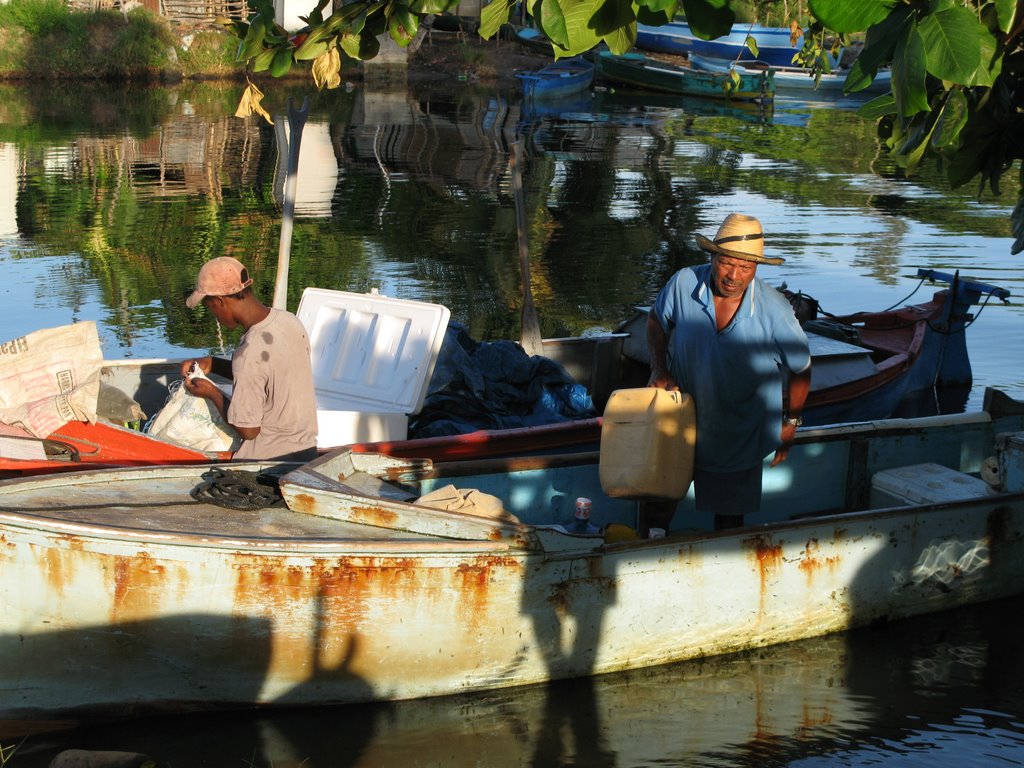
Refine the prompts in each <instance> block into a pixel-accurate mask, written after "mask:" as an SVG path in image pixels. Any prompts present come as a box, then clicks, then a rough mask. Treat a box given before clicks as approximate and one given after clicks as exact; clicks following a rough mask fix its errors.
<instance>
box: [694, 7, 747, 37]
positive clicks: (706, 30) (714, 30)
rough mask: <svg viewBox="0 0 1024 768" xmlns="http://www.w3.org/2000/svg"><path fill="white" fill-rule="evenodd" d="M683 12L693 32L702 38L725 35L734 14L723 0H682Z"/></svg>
mask: <svg viewBox="0 0 1024 768" xmlns="http://www.w3.org/2000/svg"><path fill="white" fill-rule="evenodd" d="M683 13H685V14H686V19H687V21H688V22H689V24H690V29H691V30H693V34H695V35H696V36H697V37H699V38H701V39H702V40H713V39H714V38H716V37H721V36H722V35H727V34H729V32H730V31H731V30H732V25H733V23H734V22H735V21H736V14H735V13H734V12H733V10H732V8H730V7H729V4H728V2H726V1H725V0H683Z"/></svg>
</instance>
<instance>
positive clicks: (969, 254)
mask: <svg viewBox="0 0 1024 768" xmlns="http://www.w3.org/2000/svg"><path fill="white" fill-rule="evenodd" d="M2 95H3V97H4V98H3V103H4V105H5V106H4V110H3V112H2V113H0V142H2V144H0V146H2V147H3V154H2V155H0V173H3V174H6V175H5V176H4V180H5V182H6V183H5V184H4V185H3V187H4V189H5V190H10V191H8V192H6V194H7V195H8V196H7V197H4V198H3V203H4V205H3V207H2V208H0V210H2V211H4V212H5V213H4V214H3V216H4V218H3V219H0V221H3V222H4V225H3V226H2V227H0V230H4V231H7V234H6V235H4V234H0V264H2V265H3V267H4V268H5V269H12V268H13V267H12V266H11V265H12V262H13V259H14V258H15V257H17V258H18V259H25V258H31V259H36V260H38V259H40V258H41V257H55V258H58V259H61V260H66V263H65V264H63V265H62V266H61V267H60V268H59V269H57V270H50V271H49V272H48V274H49V275H53V276H54V280H55V282H57V283H61V282H62V279H61V277H60V274H61V270H63V269H66V270H67V276H66V277H64V278H63V283H64V284H65V285H63V286H60V285H58V286H57V290H56V291H55V295H56V296H58V297H62V298H60V299H58V300H54V299H49V298H47V299H43V298H33V297H28V298H27V299H26V300H22V301H18V300H17V297H14V296H12V299H13V300H12V301H11V302H10V303H8V305H7V306H4V307H0V322H3V324H4V326H5V327H6V328H8V329H9V331H8V334H9V335H11V336H13V335H17V334H19V333H25V332H28V331H30V330H35V329H36V328H38V327H40V325H39V324H38V323H37V322H35V320H36V318H37V317H38V312H39V310H40V309H41V308H42V305H43V304H44V303H45V304H46V306H47V307H48V308H51V309H53V311H54V314H58V315H59V314H60V313H61V312H63V318H64V320H65V321H69V320H70V319H72V318H80V319H85V318H86V317H88V319H96V320H98V321H99V322H100V326H101V336H102V338H103V340H104V344H105V351H106V353H107V354H108V356H111V357H118V356H135V357H152V356H164V355H169V354H180V353H182V352H185V353H190V352H191V351H192V350H201V349H218V348H220V347H221V346H222V345H223V344H227V345H231V344H232V343H233V338H232V337H231V335H230V334H228V335H227V336H226V337H224V336H222V335H221V334H220V331H219V330H218V329H217V328H216V326H215V325H214V323H213V322H212V319H211V318H210V317H209V316H206V315H204V314H203V313H201V312H200V313H190V312H187V311H185V309H184V307H183V306H182V301H181V300H182V297H183V296H184V295H185V293H187V291H188V290H189V287H190V286H191V283H192V281H193V280H194V275H195V272H196V270H197V269H198V265H199V264H200V263H201V262H202V261H204V260H205V259H206V258H208V257H210V256H212V255H222V254H231V255H235V256H238V257H240V258H242V259H244V260H245V261H247V262H248V263H249V264H250V265H251V266H252V268H253V271H254V273H255V275H256V278H257V290H259V291H260V293H261V294H262V295H266V296H269V295H271V294H272V293H273V291H272V287H273V280H274V275H273V268H274V264H275V263H276V254H277V249H278V241H279V233H280V200H281V188H282V187H281V185H282V183H283V175H282V168H281V162H282V158H281V156H280V153H278V152H277V140H276V137H275V129H274V128H273V127H271V126H269V125H267V124H266V123H263V122H261V121H260V120H258V119H251V120H239V119H237V118H234V117H233V116H232V113H233V109H234V105H235V104H236V103H237V98H238V87H237V86H230V87H222V86H214V85H210V84H203V85H196V84H190V85H183V86H181V87H178V88H173V89H151V90H143V91H132V90H126V91H119V90H116V89H95V90H93V89H88V88H81V89H77V88H76V89H73V92H67V93H64V92H61V93H56V92H50V93H40V92H39V90H38V89H33V90H29V89H20V88H11V87H7V88H4V89H2ZM291 95H292V94H291V93H289V92H288V90H287V89H282V90H281V91H276V90H275V91H274V92H273V93H271V94H269V99H270V103H269V104H268V106H269V108H270V111H271V112H272V113H273V114H277V115H282V116H283V112H284V108H283V105H284V103H285V99H287V98H288V97H289V96H291ZM303 95H308V96H310V111H311V116H310V119H309V121H308V123H307V127H306V130H305V133H304V136H303V141H302V154H301V156H300V176H299V185H298V201H297V205H296V214H297V217H298V220H297V222H296V227H295V233H294V242H293V247H292V266H291V270H290V278H291V285H290V287H289V305H290V306H292V307H294V306H296V305H297V303H298V297H299V294H300V292H301V290H302V288H303V287H305V286H307V285H316V286H321V287H331V288H343V289H349V290H368V289H371V288H378V289H380V290H381V291H382V292H384V293H386V294H390V295H396V296H401V297H403V298H419V299H425V300H430V301H436V302H440V303H444V304H446V305H448V306H449V307H450V308H451V309H452V313H453V317H454V318H455V319H457V320H459V321H460V322H462V323H464V324H465V325H466V326H467V327H468V328H469V331H470V333H472V335H473V336H475V337H477V338H480V339H484V340H488V339H495V338H510V337H512V338H515V337H517V336H518V332H519V327H518V325H519V322H518V314H519V313H518V309H519V304H520V301H521V286H520V283H519V279H520V276H519V271H518V266H517V258H516V255H517V237H516V231H515V216H514V205H513V201H512V196H511V192H510V188H509V183H508V147H509V143H510V142H511V141H512V140H515V139H516V138H523V139H524V143H525V146H526V148H527V159H526V162H525V164H524V174H525V178H524V186H525V198H526V201H527V208H528V212H527V222H528V227H529V238H528V239H529V243H530V261H531V282H532V292H533V296H534V299H535V302H536V304H537V306H538V310H539V314H540V321H541V327H542V331H543V332H544V334H545V335H548V336H563V335H570V334H575V333H579V332H581V331H584V330H586V329H588V328H591V327H605V328H609V327H612V326H614V325H615V324H616V323H617V322H618V321H619V320H620V319H622V318H624V317H627V316H628V315H629V314H631V310H632V308H633V306H635V305H637V304H647V303H649V302H650V301H651V300H652V299H653V297H654V295H655V293H656V292H657V290H658V288H660V286H661V285H662V284H663V283H664V281H665V280H666V279H667V277H668V276H669V275H670V274H671V273H672V272H673V271H675V270H676V269H678V268H679V267H680V266H683V265H685V264H690V263H694V262H697V261H700V260H702V259H703V258H704V255H703V254H702V253H700V252H699V251H697V250H696V249H695V247H694V245H693V235H694V234H695V233H697V232H702V233H705V234H706V233H709V232H713V231H714V229H715V228H716V226H717V223H718V222H720V221H721V220H722V218H724V216H725V215H726V214H727V213H729V212H731V211H734V210H744V211H747V212H750V213H753V214H755V215H758V216H759V217H760V218H761V219H762V221H763V223H764V226H765V230H766V232H768V233H769V246H770V247H771V248H772V249H773V250H774V251H775V252H777V253H780V254H781V255H783V256H785V257H786V259H787V261H786V264H785V265H783V266H782V267H780V268H773V269H772V270H770V274H769V275H768V277H769V278H770V279H772V280H773V281H775V282H783V281H784V282H787V283H788V284H789V286H790V287H792V288H798V289H801V290H804V291H805V292H807V293H810V294H811V295H814V296H815V297H816V298H818V299H819V300H820V301H821V303H822V305H823V307H825V309H827V310H828V311H830V312H833V313H836V314H842V313H849V312H854V311H857V310H874V309H880V308H884V307H887V306H890V305H891V304H892V303H894V302H896V301H899V299H900V298H901V297H902V296H904V295H906V294H907V293H909V288H911V287H912V282H913V277H912V275H913V274H914V273H915V271H916V267H918V266H934V267H939V268H941V269H943V270H944V271H953V270H954V269H958V268H959V269H962V270H964V271H965V273H966V274H970V275H974V276H978V277H980V278H981V279H983V280H985V281H986V282H992V283H996V284H1000V285H1003V286H1004V287H1007V288H1010V289H1011V290H1012V291H1014V293H1015V294H1020V293H1021V292H1022V291H1024V277H1022V275H1021V273H1020V270H1019V268H1018V266H1019V265H1018V264H1017V263H1016V260H1014V259H1012V258H1011V257H1010V256H1009V243H1010V237H1009V211H1010V202H1011V201H1012V196H1013V195H1014V194H1015V192H1016V189H1015V188H1013V189H1011V188H1010V186H1012V184H1014V183H1015V182H1014V181H1013V180H1012V179H1010V180H1008V188H1007V199H1006V200H1005V201H999V200H991V199H987V200H986V201H985V202H984V203H978V202H975V201H974V200H973V199H972V197H971V193H972V191H971V190H964V191H963V192H959V191H956V192H954V191H951V190H948V189H947V188H946V187H945V186H944V184H943V183H942V182H941V180H940V179H939V178H938V177H937V176H935V175H934V174H932V173H931V172H930V171H928V170H926V171H924V172H922V173H921V175H919V176H917V177H915V178H914V179H913V180H912V181H907V180H905V179H902V178H901V177H900V175H899V173H898V172H897V170H896V169H895V168H894V167H893V166H892V164H891V163H890V162H889V161H888V159H887V158H886V157H885V155H884V153H883V152H882V151H881V148H880V145H879V143H878V141H877V139H876V137H875V135H874V128H873V127H872V126H871V125H869V124H866V123H864V122H863V121H861V120H860V119H859V118H857V116H856V114H855V112H854V111H853V110H851V109H836V108H829V107H827V106H820V105H813V104H800V105H794V104H787V103H785V102H783V101H781V100H780V101H779V102H777V103H776V105H775V107H774V110H773V111H771V110H770V111H768V112H763V111H760V110H756V109H755V110H751V109H750V108H741V107H738V106H735V105H729V104H726V103H719V102H701V101H700V100H695V99H689V100H687V99H685V98H677V97H664V96H657V95H649V94H648V95H643V96H638V95H637V94H630V93H628V92H623V91H599V92H597V93H595V94H593V95H590V96H587V97H586V98H582V99H579V100H575V101H572V102H569V103H566V104H562V105H559V107H558V108H548V109H545V110H540V111H537V110H532V111H530V110H526V111H524V110H523V108H522V105H521V103H520V102H519V101H518V100H517V99H518V97H517V96H516V95H515V94H509V93H502V92H493V91H487V90H483V89H479V88H476V89H474V88H468V87H467V88H465V89H463V90H460V91H454V92H453V91H451V90H441V89H438V88H437V87H436V86H423V87H418V88H417V89H413V90H411V91H405V90H403V91H399V92H394V91H389V92H377V91H375V92H367V91H363V90H359V89H357V90H355V91H354V92H352V93H347V92H345V91H343V90H339V91H333V92H328V93H315V94H303ZM794 114H799V116H800V119H799V120H794V119H790V118H791V117H792V115H794ZM785 115H789V116H790V117H787V118H785V119H783V117H784V116H785ZM281 122H282V120H279V124H280V123H281ZM15 193H16V197H15V198H13V199H12V198H11V194H15ZM15 233H16V235H17V236H16V237H15V236H14V235H15ZM37 265H38V266H39V268H40V270H42V269H43V265H42V262H38V261H37ZM23 269H24V270H25V271H26V272H31V270H28V269H27V268H24V267H23ZM27 279H28V281H29V282H34V283H37V284H38V283H39V282H40V281H41V280H44V279H48V278H43V277H41V276H39V275H37V276H36V277H35V278H32V277H31V276H27ZM840 286H841V288H840ZM1022 314H1024V309H1022V306H1021V304H1020V303H1019V302H1015V303H1014V307H1013V308H1012V311H1011V312H1002V313H1001V314H998V315H997V314H996V313H995V312H989V313H986V317H985V319H984V321H983V322H982V323H979V324H978V326H977V327H975V328H972V329H971V332H970V335H971V343H972V352H971V355H972V359H973V360H974V361H975V362H976V372H977V371H979V370H980V371H981V372H982V374H983V375H982V376H980V377H978V378H979V379H980V382H979V385H978V386H976V387H975V390H974V391H973V392H972V394H971V400H972V402H980V392H981V389H982V388H983V386H984V385H985V384H989V383H992V384H998V385H1000V386H1006V387H1008V388H1009V389H1010V390H1011V391H1014V390H1015V389H1016V388H1018V387H1019V388H1021V389H1022V390H1024V376H1022V374H1021V372H1016V373H1014V372H1009V373H1008V372H1007V371H1006V370H1005V366H1001V358H1002V348H1003V345H1004V344H1006V343H1011V342H1017V343H1019V342H1024V331H1022V328H1024V326H1022V325H1021V323H1020V318H1021V315H1022ZM990 323H993V324H992V325H989V324H990ZM989 329H990V330H989ZM986 339H991V340H990V341H989V342H988V344H987V346H988V349H985V346H986V344H985V340H986ZM979 344H980V349H979Z"/></svg>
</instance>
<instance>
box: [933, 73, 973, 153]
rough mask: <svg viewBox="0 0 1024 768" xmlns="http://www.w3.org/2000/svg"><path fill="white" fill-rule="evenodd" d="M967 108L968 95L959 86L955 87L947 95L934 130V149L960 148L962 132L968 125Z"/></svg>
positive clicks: (944, 150) (945, 150) (947, 150)
mask: <svg viewBox="0 0 1024 768" xmlns="http://www.w3.org/2000/svg"><path fill="white" fill-rule="evenodd" d="M967 110H968V106H967V97H966V96H964V93H963V91H961V90H960V89H959V88H954V89H953V90H951V91H950V92H949V93H948V94H947V95H946V100H945V102H944V103H943V105H942V109H941V110H940V111H939V115H938V117H937V118H936V120H935V128H934V129H933V130H932V149H934V150H936V151H937V152H950V151H951V150H952V151H956V150H958V149H959V148H960V144H961V141H960V134H961V131H963V128H964V126H965V125H967Z"/></svg>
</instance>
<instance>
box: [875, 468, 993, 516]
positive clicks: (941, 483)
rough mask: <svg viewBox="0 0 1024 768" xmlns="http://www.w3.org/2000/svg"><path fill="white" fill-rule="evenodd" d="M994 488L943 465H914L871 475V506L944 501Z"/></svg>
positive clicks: (958, 498) (956, 499)
mask: <svg viewBox="0 0 1024 768" xmlns="http://www.w3.org/2000/svg"><path fill="white" fill-rule="evenodd" d="M992 493H994V491H993V490H992V489H991V488H990V487H989V486H988V484H987V483H986V482H985V481H984V480H982V479H981V478H978V477H974V476H973V475H967V474H964V473H963V472H957V471H956V470H953V469H950V468H949V467H944V466H942V465H941V464H933V463H926V464H914V465H912V466H908V467H895V468H893V469H886V470H884V471H882V472H876V473H875V474H874V476H873V477H872V478H871V508H872V509H881V508H883V507H899V506H905V505H908V504H940V503H943V502H947V501H958V500H960V499H973V498H983V497H985V496H988V495H990V494H992Z"/></svg>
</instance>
